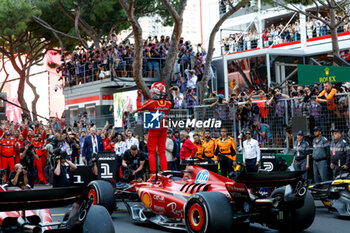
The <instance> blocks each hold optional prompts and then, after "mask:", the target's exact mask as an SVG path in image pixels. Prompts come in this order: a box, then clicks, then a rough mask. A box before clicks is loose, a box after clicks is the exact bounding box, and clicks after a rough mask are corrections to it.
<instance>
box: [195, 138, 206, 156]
mask: <svg viewBox="0 0 350 233" xmlns="http://www.w3.org/2000/svg"><path fill="white" fill-rule="evenodd" d="M193 138H194V141H193V144H194V145H195V146H196V147H197V152H196V157H197V158H198V159H199V160H200V161H204V160H205V159H204V158H203V152H204V148H203V145H202V141H201V138H200V136H199V134H195V135H193Z"/></svg>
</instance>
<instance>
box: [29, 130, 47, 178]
mask: <svg viewBox="0 0 350 233" xmlns="http://www.w3.org/2000/svg"><path fill="white" fill-rule="evenodd" d="M32 145H33V146H34V151H35V153H36V154H37V155H38V156H39V160H34V166H35V167H36V170H37V172H38V182H39V183H45V172H44V168H45V162H46V160H45V151H43V147H44V144H43V143H42V142H41V141H40V135H38V134H35V135H34V137H33V142H32Z"/></svg>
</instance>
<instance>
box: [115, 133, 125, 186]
mask: <svg viewBox="0 0 350 233" xmlns="http://www.w3.org/2000/svg"><path fill="white" fill-rule="evenodd" d="M122 139H123V137H122V135H121V134H118V136H117V142H116V143H115V145H114V151H115V156H116V158H115V160H116V165H117V169H116V171H117V182H119V181H121V178H120V175H119V170H120V167H121V166H122V161H123V160H122V158H123V155H124V152H125V151H126V143H125V142H124V141H123V140H122Z"/></svg>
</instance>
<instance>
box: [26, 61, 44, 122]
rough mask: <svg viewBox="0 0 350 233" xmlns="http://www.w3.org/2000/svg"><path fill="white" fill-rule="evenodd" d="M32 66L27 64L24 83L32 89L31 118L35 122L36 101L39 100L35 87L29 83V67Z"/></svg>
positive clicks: (36, 118)
mask: <svg viewBox="0 0 350 233" xmlns="http://www.w3.org/2000/svg"><path fill="white" fill-rule="evenodd" d="M31 66H32V65H31V64H29V66H28V69H27V75H26V78H25V80H26V83H27V84H28V86H29V87H30V88H31V89H32V92H33V94H34V99H33V101H32V116H33V121H37V120H38V117H37V110H36V105H37V103H38V100H39V98H40V95H39V94H38V92H37V91H36V87H35V86H34V85H33V83H31V82H30V81H29V75H30V67H31Z"/></svg>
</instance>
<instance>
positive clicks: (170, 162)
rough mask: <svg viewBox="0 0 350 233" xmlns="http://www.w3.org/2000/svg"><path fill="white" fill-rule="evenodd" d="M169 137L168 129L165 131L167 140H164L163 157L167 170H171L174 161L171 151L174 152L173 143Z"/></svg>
mask: <svg viewBox="0 0 350 233" xmlns="http://www.w3.org/2000/svg"><path fill="white" fill-rule="evenodd" d="M171 135H172V131H171V129H168V131H167V139H166V147H165V148H166V151H165V156H166V160H167V162H168V170H173V169H172V167H174V166H173V161H174V157H173V150H174V142H173V140H172V139H171Z"/></svg>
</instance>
